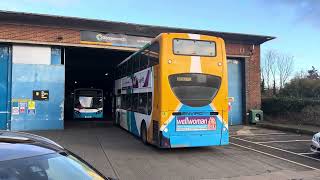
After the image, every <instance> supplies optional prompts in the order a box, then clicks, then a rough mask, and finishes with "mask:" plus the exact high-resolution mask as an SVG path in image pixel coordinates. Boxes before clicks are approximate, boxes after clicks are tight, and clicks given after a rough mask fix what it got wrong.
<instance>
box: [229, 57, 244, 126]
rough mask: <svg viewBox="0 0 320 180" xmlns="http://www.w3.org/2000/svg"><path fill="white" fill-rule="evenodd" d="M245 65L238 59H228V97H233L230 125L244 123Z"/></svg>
mask: <svg viewBox="0 0 320 180" xmlns="http://www.w3.org/2000/svg"><path fill="white" fill-rule="evenodd" d="M243 72H244V70H243V65H242V61H241V60H238V59H228V92H229V95H228V97H231V98H233V102H231V110H230V111H229V125H239V124H242V117H243Z"/></svg>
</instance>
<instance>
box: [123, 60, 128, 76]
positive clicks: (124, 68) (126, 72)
mask: <svg viewBox="0 0 320 180" xmlns="http://www.w3.org/2000/svg"><path fill="white" fill-rule="evenodd" d="M123 75H124V76H128V61H127V62H125V63H124V64H123Z"/></svg>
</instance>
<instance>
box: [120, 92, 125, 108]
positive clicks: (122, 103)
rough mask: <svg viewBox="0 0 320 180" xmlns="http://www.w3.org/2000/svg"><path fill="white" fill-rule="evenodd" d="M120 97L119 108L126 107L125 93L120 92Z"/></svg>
mask: <svg viewBox="0 0 320 180" xmlns="http://www.w3.org/2000/svg"><path fill="white" fill-rule="evenodd" d="M120 97H121V103H120V104H121V109H126V108H125V103H126V102H125V101H126V98H125V94H122V95H121V96H120Z"/></svg>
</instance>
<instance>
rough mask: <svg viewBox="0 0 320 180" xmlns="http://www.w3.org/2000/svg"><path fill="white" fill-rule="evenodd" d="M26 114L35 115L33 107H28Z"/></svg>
mask: <svg viewBox="0 0 320 180" xmlns="http://www.w3.org/2000/svg"><path fill="white" fill-rule="evenodd" d="M28 114H29V115H35V114H36V110H35V109H28Z"/></svg>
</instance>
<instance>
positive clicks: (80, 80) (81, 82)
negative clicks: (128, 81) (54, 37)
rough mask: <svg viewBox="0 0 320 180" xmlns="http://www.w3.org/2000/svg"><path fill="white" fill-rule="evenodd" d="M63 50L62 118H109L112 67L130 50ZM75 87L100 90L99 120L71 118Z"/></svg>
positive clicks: (112, 76) (110, 115)
mask: <svg viewBox="0 0 320 180" xmlns="http://www.w3.org/2000/svg"><path fill="white" fill-rule="evenodd" d="M64 51H65V52H64V54H65V55H64V63H65V103H64V120H65V121H69V122H75V121H86V122H88V121H112V94H113V86H114V80H115V79H114V72H115V67H116V66H117V65H118V64H119V63H120V62H121V61H122V60H124V59H125V58H126V57H128V56H129V55H130V54H132V52H130V51H119V50H111V49H102V48H84V47H67V48H65V49H64ZM78 88H93V89H102V90H103V95H104V100H103V102H104V103H103V118H102V119H75V118H74V117H73V112H74V110H73V105H74V90H75V89H78Z"/></svg>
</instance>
